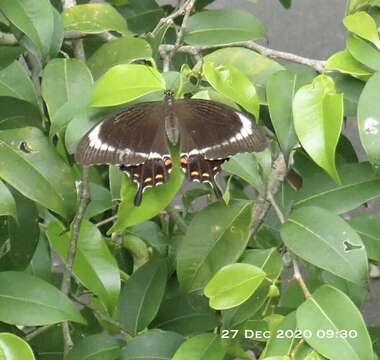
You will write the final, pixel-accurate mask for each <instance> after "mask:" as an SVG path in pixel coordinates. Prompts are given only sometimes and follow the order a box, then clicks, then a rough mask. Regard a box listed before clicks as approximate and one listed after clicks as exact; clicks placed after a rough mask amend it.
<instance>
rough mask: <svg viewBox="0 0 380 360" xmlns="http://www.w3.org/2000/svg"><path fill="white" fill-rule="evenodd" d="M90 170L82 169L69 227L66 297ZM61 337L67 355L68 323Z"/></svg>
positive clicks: (69, 342) (87, 196)
mask: <svg viewBox="0 0 380 360" xmlns="http://www.w3.org/2000/svg"><path fill="white" fill-rule="evenodd" d="M89 170H90V169H89V168H88V167H87V166H84V167H83V168H82V178H81V181H80V184H79V189H78V197H79V199H78V210H77V213H76V215H75V217H74V220H73V223H72V226H71V238H70V243H69V251H68V253H67V257H66V261H65V269H64V271H63V277H62V285H61V291H62V292H63V293H64V294H65V295H68V294H69V293H70V288H71V276H72V269H73V265H74V259H75V255H76V252H77V249H78V241H79V231H80V226H81V223H82V220H83V217H84V213H85V211H86V208H87V206H88V204H89V203H90V188H89V175H90V171H89ZM62 330H63V337H64V344H65V349H64V353H65V354H67V353H68V352H69V350H70V349H71V347H72V346H73V342H72V339H71V335H70V328H69V323H68V322H67V321H65V322H64V323H63V324H62Z"/></svg>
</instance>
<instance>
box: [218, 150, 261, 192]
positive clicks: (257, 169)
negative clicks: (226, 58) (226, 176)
mask: <svg viewBox="0 0 380 360" xmlns="http://www.w3.org/2000/svg"><path fill="white" fill-rule="evenodd" d="M222 169H223V170H224V171H227V172H228V173H230V174H233V175H236V176H238V177H240V178H241V179H243V180H245V181H246V182H247V183H248V184H250V185H252V186H253V187H254V188H255V189H256V190H257V191H258V192H260V193H261V194H263V193H264V191H265V184H264V182H263V179H262V169H261V166H260V163H259V162H258V160H257V158H256V154H250V153H242V154H237V155H234V156H233V157H231V158H230V159H229V160H228V161H226V162H225V163H223V165H222Z"/></svg>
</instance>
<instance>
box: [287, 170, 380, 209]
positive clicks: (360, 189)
mask: <svg viewBox="0 0 380 360" xmlns="http://www.w3.org/2000/svg"><path fill="white" fill-rule="evenodd" d="M338 169H339V173H340V174H341V176H342V183H341V184H339V185H337V184H336V183H335V182H334V181H332V180H331V178H330V177H328V176H327V175H326V173H324V172H322V171H318V172H317V171H312V170H309V171H307V172H305V173H304V174H303V175H302V177H303V186H302V188H301V190H299V191H298V192H297V194H296V197H295V200H294V204H293V206H294V207H299V206H317V207H322V208H324V209H326V210H330V211H332V212H334V213H335V214H343V213H346V212H348V211H351V210H354V209H356V208H358V207H359V206H361V205H363V204H364V203H366V202H367V201H369V200H372V199H375V198H377V197H379V196H380V178H379V176H377V175H376V174H375V172H374V171H373V169H372V168H371V166H370V165H369V164H368V163H354V164H343V165H341V166H339V167H338Z"/></svg>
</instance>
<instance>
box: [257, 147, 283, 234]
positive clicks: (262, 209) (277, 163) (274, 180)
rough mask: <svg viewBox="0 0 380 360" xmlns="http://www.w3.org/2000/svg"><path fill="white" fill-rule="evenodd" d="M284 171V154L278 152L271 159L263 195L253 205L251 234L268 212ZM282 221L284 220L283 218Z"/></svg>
mask: <svg viewBox="0 0 380 360" xmlns="http://www.w3.org/2000/svg"><path fill="white" fill-rule="evenodd" d="M286 171H287V167H286V162H285V158H284V155H283V154H282V153H280V154H279V155H278V156H277V158H276V160H274V161H273V164H272V171H271V173H270V175H269V180H268V184H267V188H266V193H265V197H263V196H260V197H259V198H258V199H257V201H256V203H255V205H254V208H253V211H252V217H251V224H250V234H251V236H253V235H255V234H256V232H257V230H258V228H259V227H260V225H261V223H262V221H263V219H264V217H265V215H266V214H267V213H268V210H269V208H270V206H271V205H272V203H273V201H274V195H275V194H276V193H277V191H278V188H279V187H280V185H281V183H282V182H283V181H284V179H285V176H286ZM283 221H285V219H284V218H283Z"/></svg>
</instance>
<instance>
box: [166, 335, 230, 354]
mask: <svg viewBox="0 0 380 360" xmlns="http://www.w3.org/2000/svg"><path fill="white" fill-rule="evenodd" d="M224 356H225V350H224V349H223V347H222V344H221V341H220V337H219V336H218V335H215V334H199V335H197V336H194V337H192V338H190V339H188V340H186V341H185V342H184V343H182V345H181V346H180V347H179V349H178V350H177V352H176V353H175V354H174V356H173V358H172V360H187V359H197V360H223V359H224Z"/></svg>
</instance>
